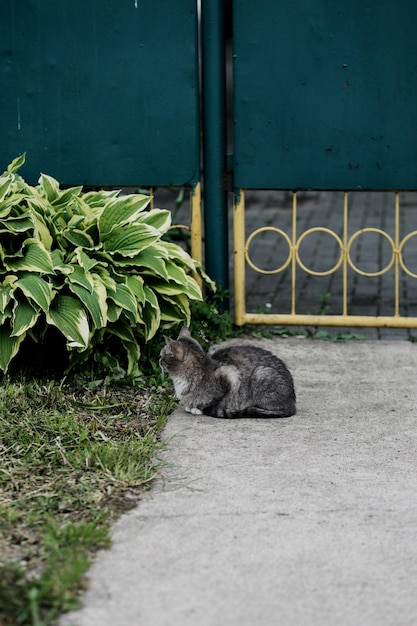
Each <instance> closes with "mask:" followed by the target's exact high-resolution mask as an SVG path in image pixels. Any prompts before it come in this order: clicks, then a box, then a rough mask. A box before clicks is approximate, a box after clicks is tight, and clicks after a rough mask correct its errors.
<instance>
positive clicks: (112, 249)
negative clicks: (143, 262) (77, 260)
mask: <svg viewBox="0 0 417 626" xmlns="http://www.w3.org/2000/svg"><path fill="white" fill-rule="evenodd" d="M159 238H160V233H159V232H158V231H157V230H156V228H153V227H152V226H148V225H147V224H130V225H128V226H117V227H115V228H114V229H113V230H112V232H111V233H109V234H108V235H106V237H105V238H104V237H103V248H104V250H105V251H106V252H108V253H110V254H120V255H122V256H127V257H133V256H135V255H137V254H139V252H141V251H142V250H144V249H145V248H147V247H148V246H150V245H152V244H153V243H154V242H155V241H157V240H158V239H159Z"/></svg>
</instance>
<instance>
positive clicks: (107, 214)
mask: <svg viewBox="0 0 417 626" xmlns="http://www.w3.org/2000/svg"><path fill="white" fill-rule="evenodd" d="M150 201H151V198H150V196H145V195H143V194H139V193H138V194H131V195H127V196H120V197H119V198H115V199H114V200H112V201H110V202H108V203H107V204H106V206H105V207H104V209H103V212H102V214H101V215H100V218H99V220H98V228H99V231H100V235H101V236H102V237H103V236H104V235H107V234H109V233H111V231H112V230H114V228H116V227H118V226H119V227H120V226H123V225H125V224H129V223H132V222H135V221H136V218H137V217H138V215H139V214H140V213H141V212H142V211H143V210H144V209H145V208H146V207H147V206H148V204H149V202H150Z"/></svg>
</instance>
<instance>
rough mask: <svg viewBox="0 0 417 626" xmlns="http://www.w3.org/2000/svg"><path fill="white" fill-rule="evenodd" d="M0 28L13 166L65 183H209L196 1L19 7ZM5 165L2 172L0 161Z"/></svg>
mask: <svg viewBox="0 0 417 626" xmlns="http://www.w3.org/2000/svg"><path fill="white" fill-rule="evenodd" d="M6 5H7V7H4V10H3V11H2V16H1V20H0V53H1V61H0V93H1V97H0V145H1V150H0V154H1V161H2V164H3V166H6V165H7V163H8V162H9V161H10V160H11V159H12V158H13V157H15V156H17V155H18V154H21V153H22V152H26V153H27V156H26V165H25V166H24V169H23V170H22V173H23V175H24V176H25V178H26V179H27V180H28V181H29V182H34V181H36V180H37V178H38V177H39V172H40V171H43V172H45V173H48V174H51V175H53V176H54V177H56V178H57V179H58V180H60V181H61V182H63V183H65V184H87V185H109V186H123V185H126V186H127V185H137V184H142V185H171V184H172V185H184V184H190V185H193V184H194V183H195V182H196V181H197V180H198V179H199V169H200V168H199V136H200V132H199V105H198V46H197V12H196V2H195V0H175V2H173V1H172V0H9V2H7V3H6ZM0 167H1V165H0Z"/></svg>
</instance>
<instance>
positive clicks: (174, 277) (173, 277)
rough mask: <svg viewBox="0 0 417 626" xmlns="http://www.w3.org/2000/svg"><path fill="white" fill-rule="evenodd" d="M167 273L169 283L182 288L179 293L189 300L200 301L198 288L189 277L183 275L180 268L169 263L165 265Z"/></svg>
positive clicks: (183, 272)
mask: <svg viewBox="0 0 417 626" xmlns="http://www.w3.org/2000/svg"><path fill="white" fill-rule="evenodd" d="M167 271H168V276H169V279H170V281H173V282H174V283H176V284H177V285H179V286H180V287H181V288H182V289H181V291H183V292H184V293H186V294H187V296H188V297H189V298H192V299H193V300H201V297H202V295H201V289H200V287H199V286H198V284H197V283H196V281H195V280H194V279H193V278H191V276H188V275H187V274H186V273H185V271H184V270H183V269H182V267H179V266H178V265H175V263H172V262H171V261H169V262H168V263H167Z"/></svg>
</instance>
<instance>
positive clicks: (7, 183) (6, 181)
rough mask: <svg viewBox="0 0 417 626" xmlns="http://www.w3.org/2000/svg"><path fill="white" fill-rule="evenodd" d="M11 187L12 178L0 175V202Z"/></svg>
mask: <svg viewBox="0 0 417 626" xmlns="http://www.w3.org/2000/svg"><path fill="white" fill-rule="evenodd" d="M12 189H13V179H12V177H11V176H1V177H0V202H3V200H4V198H5V197H6V196H7V194H8V193H9V192H11V191H12Z"/></svg>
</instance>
